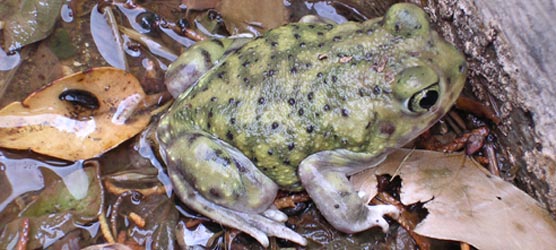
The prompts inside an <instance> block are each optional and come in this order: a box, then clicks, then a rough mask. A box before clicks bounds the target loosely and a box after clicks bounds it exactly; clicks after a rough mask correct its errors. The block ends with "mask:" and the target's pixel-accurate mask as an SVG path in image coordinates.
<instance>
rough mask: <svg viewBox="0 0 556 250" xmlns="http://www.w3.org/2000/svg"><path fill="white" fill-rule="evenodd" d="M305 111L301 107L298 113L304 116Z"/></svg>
mask: <svg viewBox="0 0 556 250" xmlns="http://www.w3.org/2000/svg"><path fill="white" fill-rule="evenodd" d="M303 113H304V111H303V109H302V108H300V109H299V110H298V111H297V114H298V115H299V116H302V115H303Z"/></svg>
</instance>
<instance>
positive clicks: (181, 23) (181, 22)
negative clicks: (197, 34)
mask: <svg viewBox="0 0 556 250" xmlns="http://www.w3.org/2000/svg"><path fill="white" fill-rule="evenodd" d="M176 24H177V25H178V27H179V28H180V29H181V30H185V29H189V28H190V27H191V23H190V22H189V21H188V20H187V19H185V18H181V19H180V20H178V22H177V23H176Z"/></svg>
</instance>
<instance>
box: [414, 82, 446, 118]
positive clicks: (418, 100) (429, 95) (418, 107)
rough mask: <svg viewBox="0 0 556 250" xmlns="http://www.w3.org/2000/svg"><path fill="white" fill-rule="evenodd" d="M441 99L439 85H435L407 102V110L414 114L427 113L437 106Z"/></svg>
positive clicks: (416, 94)
mask: <svg viewBox="0 0 556 250" xmlns="http://www.w3.org/2000/svg"><path fill="white" fill-rule="evenodd" d="M439 97H440V91H439V87H438V83H435V84H433V85H431V86H430V87H427V88H425V89H423V90H421V91H419V92H417V93H415V94H414V95H413V96H411V97H410V98H409V100H408V101H407V102H406V105H407V107H406V108H407V109H408V110H409V111H411V112H414V113H422V112H426V111H428V110H429V109H430V108H431V107H432V106H434V105H435V104H436V102H437V101H438V98H439Z"/></svg>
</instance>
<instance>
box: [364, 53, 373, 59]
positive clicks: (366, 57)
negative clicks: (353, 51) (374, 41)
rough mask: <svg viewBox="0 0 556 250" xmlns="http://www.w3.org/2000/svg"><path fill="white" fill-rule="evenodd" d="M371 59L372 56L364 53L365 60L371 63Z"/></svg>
mask: <svg viewBox="0 0 556 250" xmlns="http://www.w3.org/2000/svg"><path fill="white" fill-rule="evenodd" d="M372 59H373V54H372V53H371V52H367V53H365V60H367V61H371V60H372Z"/></svg>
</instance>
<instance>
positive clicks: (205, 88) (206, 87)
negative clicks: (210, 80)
mask: <svg viewBox="0 0 556 250" xmlns="http://www.w3.org/2000/svg"><path fill="white" fill-rule="evenodd" d="M208 89H209V87H208V86H205V87H204V88H203V89H201V91H202V92H205V91H207V90H208Z"/></svg>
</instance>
